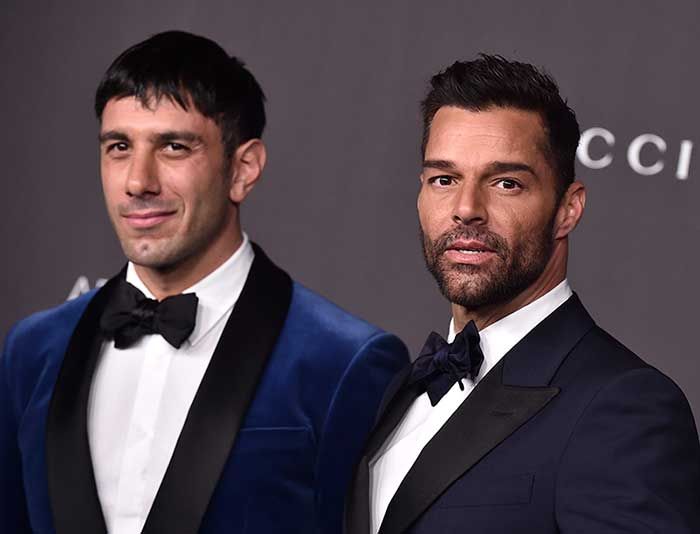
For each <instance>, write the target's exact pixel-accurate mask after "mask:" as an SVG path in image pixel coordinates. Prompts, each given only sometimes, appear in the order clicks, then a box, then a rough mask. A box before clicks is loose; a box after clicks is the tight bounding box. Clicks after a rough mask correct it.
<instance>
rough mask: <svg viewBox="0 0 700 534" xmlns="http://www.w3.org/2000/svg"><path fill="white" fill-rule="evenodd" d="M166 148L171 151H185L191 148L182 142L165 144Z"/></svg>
mask: <svg viewBox="0 0 700 534" xmlns="http://www.w3.org/2000/svg"><path fill="white" fill-rule="evenodd" d="M165 149H166V150H168V151H169V152H183V151H186V150H189V148H188V147H186V146H185V145H183V144H181V143H175V142H171V143H168V144H166V145H165Z"/></svg>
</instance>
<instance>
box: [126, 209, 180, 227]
mask: <svg viewBox="0 0 700 534" xmlns="http://www.w3.org/2000/svg"><path fill="white" fill-rule="evenodd" d="M173 215H175V212H174V211H162V210H161V211H142V212H132V213H126V214H123V215H122V217H123V218H124V220H126V223H127V224H128V225H129V226H131V227H132V228H138V229H144V228H152V227H154V226H158V225H159V224H162V223H163V222H165V221H166V220H168V219H169V218H170V217H172V216H173Z"/></svg>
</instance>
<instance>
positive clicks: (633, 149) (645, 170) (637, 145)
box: [627, 134, 666, 176]
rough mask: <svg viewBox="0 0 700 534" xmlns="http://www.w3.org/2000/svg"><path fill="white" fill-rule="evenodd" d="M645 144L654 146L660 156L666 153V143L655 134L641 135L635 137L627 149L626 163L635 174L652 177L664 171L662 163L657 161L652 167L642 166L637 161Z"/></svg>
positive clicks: (660, 160)
mask: <svg viewBox="0 0 700 534" xmlns="http://www.w3.org/2000/svg"><path fill="white" fill-rule="evenodd" d="M647 144H652V145H654V146H655V147H656V148H657V149H658V150H659V152H661V153H662V154H663V153H665V152H666V141H664V140H663V139H661V137H659V136H658V135H655V134H642V135H640V136H638V137H635V138H634V139H633V140H632V142H631V143H630V146H629V148H628V149H627V162H628V163H629V164H630V167H632V170H633V171H634V172H636V173H637V174H641V175H643V176H652V175H654V174H659V173H660V172H661V171H662V170H663V169H664V161H663V160H662V159H659V160H657V161H656V163H654V164H653V165H642V162H641V161H640V160H639V154H640V152H641V151H642V148H643V147H644V145H647Z"/></svg>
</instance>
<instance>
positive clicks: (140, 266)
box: [0, 32, 407, 534]
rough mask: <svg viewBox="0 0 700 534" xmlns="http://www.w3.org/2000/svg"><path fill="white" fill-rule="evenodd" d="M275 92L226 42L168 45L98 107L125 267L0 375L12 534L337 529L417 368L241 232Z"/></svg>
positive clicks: (2, 453) (1, 507)
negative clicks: (365, 456)
mask: <svg viewBox="0 0 700 534" xmlns="http://www.w3.org/2000/svg"><path fill="white" fill-rule="evenodd" d="M263 101H264V97H263V93H262V91H261V89H260V87H259V85H258V83H257V82H256V80H255V79H254V78H253V76H252V75H251V74H250V72H249V71H248V70H247V69H245V67H244V66H243V65H242V63H240V62H239V61H238V60H237V59H235V58H232V57H229V56H228V55H227V54H226V53H225V52H224V51H223V50H222V49H221V48H220V47H219V46H218V45H217V44H215V43H213V42H212V41H209V40H207V39H204V38H202V37H197V36H194V35H191V34H186V33H183V32H166V33H163V34H159V35H156V36H154V37H152V38H150V39H148V40H147V41H145V42H143V43H140V44H138V45H136V46H134V47H132V48H130V49H129V50H127V51H126V52H124V53H123V54H122V55H120V56H119V57H118V58H117V59H116V60H115V62H114V63H113V64H112V65H111V67H110V68H109V70H108V71H107V73H106V74H105V76H104V78H103V80H102V82H101V84H100V86H99V88H98V90H97V96H96V112H97V116H98V118H99V119H100V125H101V130H100V149H101V174H102V183H103V188H104V195H105V199H106V205H107V209H108V212H109V215H110V218H111V220H112V222H113V225H114V227H115V230H116V233H117V236H118V237H119V240H120V242H121V245H122V248H123V250H124V252H125V254H126V256H127V258H128V259H129V263H128V265H127V266H126V267H125V268H124V269H123V270H122V271H121V272H120V273H119V274H118V275H117V276H115V277H114V278H112V279H111V280H109V281H108V282H107V284H106V285H105V286H104V287H103V288H102V289H100V290H99V291H96V292H92V293H90V294H87V295H84V296H82V297H80V298H78V299H76V300H73V301H71V302H68V303H66V304H63V305H61V306H59V307H57V308H54V309H52V310H48V311H45V312H41V313H38V314H36V315H33V316H31V317H29V318H27V319H25V320H24V321H22V322H20V323H19V324H18V325H17V326H16V327H15V328H14V329H13V330H12V331H11V332H10V334H9V335H8V337H7V340H6V344H5V349H4V352H3V355H2V360H0V532H2V533H3V534H14V533H28V532H35V533H42V534H48V533H54V532H56V533H59V534H76V533H82V532H84V533H90V534H95V533H100V532H107V531H109V532H112V533H119V534H129V533H133V534H137V533H139V532H144V533H153V534H155V533H157V534H164V533H168V534H173V533H183V534H184V533H192V534H194V533H196V532H203V533H223V532H226V533H237V532H240V533H243V532H248V533H256V534H258V533H285V532H289V533H304V534H306V533H312V532H323V533H328V534H335V533H337V532H339V531H340V530H341V528H342V525H341V517H342V508H343V497H344V495H345V493H346V491H347V488H348V485H349V481H350V478H351V469H352V465H353V463H354V462H355V461H357V459H358V458H359V455H360V452H361V447H362V444H363V442H364V439H365V437H366V435H367V433H368V432H369V430H370V427H371V424H372V422H373V420H374V416H375V413H376V409H377V406H378V404H379V401H380V398H381V396H382V393H383V391H384V389H385V386H386V385H387V383H388V381H389V380H390V379H391V377H392V376H393V375H394V374H395V372H396V371H398V370H399V369H400V368H401V367H402V366H403V365H404V364H405V363H406V361H407V354H406V352H405V348H404V347H403V345H402V344H401V342H400V341H399V340H398V339H397V338H396V337H394V336H391V335H389V334H386V333H384V332H382V331H380V330H378V329H377V328H375V327H373V326H371V325H369V324H367V323H365V322H363V321H361V320H359V319H356V318H354V317H352V316H350V315H349V314H347V313H346V312H344V311H342V310H340V309H338V308H337V307H335V306H334V305H333V304H331V303H330V302H328V301H326V300H324V299H323V298H321V297H320V296H318V295H316V294H314V293H312V292H311V291H309V290H308V289H305V288H304V287H302V286H300V285H298V284H296V283H294V282H293V281H292V280H291V279H290V278H289V276H288V275H287V274H286V273H285V272H284V271H282V270H281V269H279V268H278V267H277V266H275V265H274V264H273V263H272V262H271V261H270V260H269V259H268V258H267V256H266V255H265V254H264V252H263V251H262V250H261V249H260V248H259V247H258V246H257V245H255V244H253V243H251V242H250V241H249V240H248V238H247V236H246V235H245V234H244V233H243V232H242V231H241V227H240V222H239V206H240V204H241V202H242V201H243V200H244V199H245V198H246V195H247V194H248V193H249V192H250V190H251V188H252V187H253V186H254V185H255V183H256V181H257V180H258V178H259V177H260V175H261V172H262V170H263V167H264V165H265V146H264V145H263V143H262V141H261V139H260V137H261V134H262V130H263V127H264V123H265V112H264V104H263Z"/></svg>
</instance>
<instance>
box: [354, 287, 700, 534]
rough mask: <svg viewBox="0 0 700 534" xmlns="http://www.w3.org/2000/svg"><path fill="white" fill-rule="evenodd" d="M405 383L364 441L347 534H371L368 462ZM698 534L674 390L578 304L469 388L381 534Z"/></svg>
mask: <svg viewBox="0 0 700 534" xmlns="http://www.w3.org/2000/svg"><path fill="white" fill-rule="evenodd" d="M405 376H406V373H405V372H404V373H401V374H399V375H398V376H397V378H396V381H395V383H394V384H393V385H392V386H391V387H390V388H389V392H388V394H387V395H388V401H387V402H386V407H385V409H383V410H382V415H381V417H380V418H379V421H378V424H377V425H376V427H375V429H374V431H373V432H372V435H371V436H370V438H369V442H368V445H367V447H366V450H365V453H364V456H363V458H362V460H361V462H360V464H359V466H358V468H357V471H356V474H355V480H354V483H353V489H352V491H351V494H350V496H349V498H348V501H347V509H346V516H347V517H346V531H347V534H368V532H369V490H368V487H367V483H368V460H371V458H372V457H373V456H374V454H375V453H376V451H377V450H378V448H379V447H380V446H381V444H382V443H383V442H384V440H385V439H386V438H387V436H389V435H390V433H391V431H392V430H393V429H394V428H395V426H396V424H397V423H398V422H399V421H400V420H401V417H402V416H403V414H404V413H405V410H406V409H407V408H408V406H409V405H410V404H411V402H412V401H413V399H415V397H416V395H417V393H418V392H416V391H414V390H412V389H411V388H410V387H404V386H403V382H404V379H405ZM560 532H561V533H581V534H606V533H620V534H621V533H625V534H636V533H639V534H641V533H645V534H646V533H649V534H651V533H656V534H691V533H694V534H697V533H700V444H699V443H698V435H697V430H696V428H695V423H694V421H693V416H692V414H691V412H690V408H689V406H688V403H687V401H686V399H685V397H684V396H683V394H682V393H681V391H680V390H679V389H678V388H677V386H676V385H675V384H674V383H673V382H672V381H671V380H670V379H668V378H667V377H666V376H664V375H662V374H661V373H660V372H659V371H657V370H656V369H654V368H652V367H650V366H649V365H647V364H645V363H644V362H643V361H642V360H640V359H639V358H638V357H637V356H635V355H634V354H632V353H631V352H630V351H629V350H627V349H626V348H625V347H623V346H622V345H620V343H618V342H617V341H615V340H614V339H613V338H612V337H610V336H609V335H608V334H606V333H605V332H604V331H603V330H601V329H600V328H598V327H597V326H596V325H595V324H594V322H593V320H592V319H591V317H590V316H589V315H588V313H586V311H585V309H584V308H583V306H582V305H581V303H580V301H579V299H578V297H576V296H575V295H574V296H573V297H571V298H570V299H569V300H568V301H567V302H565V303H564V304H563V305H562V306H560V307H559V308H558V309H557V310H555V311H554V312H553V313H552V314H551V315H550V316H549V317H547V318H546V319H545V320H544V321H543V322H542V323H540V324H539V325H538V326H537V327H536V328H534V329H533V330H532V331H531V332H530V333H529V334H528V335H527V336H526V337H525V338H523V339H522V340H521V341H520V343H518V344H517V345H516V346H515V347H513V349H512V350H511V351H510V352H509V353H508V354H506V356H505V357H504V358H503V359H502V360H501V361H500V362H499V364H497V365H496V366H495V367H494V368H493V369H492V370H491V371H490V372H489V373H488V374H487V375H486V376H485V377H484V378H483V379H482V380H481V381H480V382H479V383H478V384H477V386H476V387H475V388H474V390H473V391H472V393H471V394H470V396H469V397H468V398H467V399H466V400H465V401H464V402H463V403H462V405H461V406H460V407H459V408H458V409H457V411H456V412H455V413H454V414H453V416H452V417H451V418H450V419H449V420H448V421H447V423H446V424H445V425H444V426H443V427H442V429H440V431H439V432H438V433H437V434H436V435H435V436H434V438H433V439H432V440H431V441H430V442H429V443H428V445H426V447H425V448H424V449H423V451H422V452H421V454H420V455H419V457H418V458H417V460H416V462H415V463H414V464H413V466H412V468H411V469H410V471H409V472H408V474H407V475H406V477H405V479H404V480H403V482H402V483H401V485H400V486H399V488H398V490H397V492H396V494H395V495H394V497H393V499H392V500H391V502H390V503H389V507H388V508H387V511H386V515H385V517H384V520H383V522H382V524H381V527H380V530H379V534H399V533H410V534H438V533H439V534H456V533H460V534H461V533H465V534H487V533H488V534H521V533H522V534H525V533H528V534H530V533H537V534H554V533H560Z"/></svg>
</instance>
